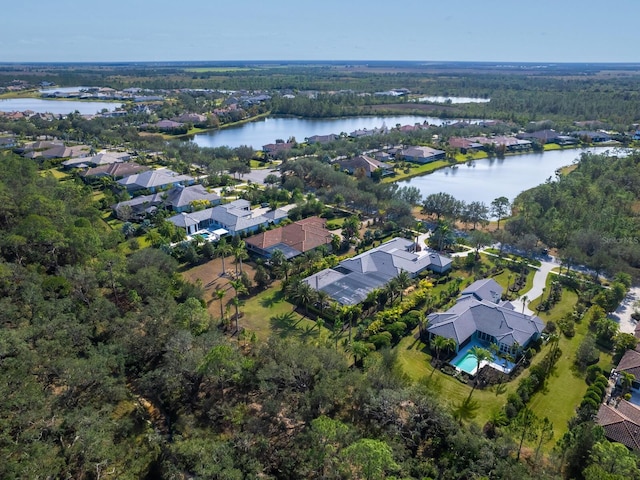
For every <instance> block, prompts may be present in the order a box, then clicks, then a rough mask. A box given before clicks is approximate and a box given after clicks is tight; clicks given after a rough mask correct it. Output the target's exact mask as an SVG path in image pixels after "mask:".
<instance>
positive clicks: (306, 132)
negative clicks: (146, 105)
mask: <svg viewBox="0 0 640 480" xmlns="http://www.w3.org/2000/svg"><path fill="white" fill-rule="evenodd" d="M425 121H426V122H427V123H429V124H430V125H442V124H444V123H454V122H456V121H457V120H453V119H446V120H445V119H441V118H434V117H421V116H418V115H394V116H389V117H383V116H372V117H350V118H323V119H307V118H291V117H286V118H284V117H267V118H264V119H262V120H257V121H255V122H249V123H245V124H242V125H239V126H237V127H230V128H224V129H222V130H212V131H208V132H203V133H199V134H197V135H195V136H194V137H193V142H194V143H196V144H197V145H198V146H200V147H222V146H225V145H226V146H229V147H232V148H235V147H239V146H240V145H250V146H252V147H253V148H255V149H260V148H262V146H263V145H267V144H269V143H274V142H275V141H276V139H282V140H285V141H286V140H287V139H288V138H289V137H292V136H293V137H295V138H296V140H297V141H298V142H303V141H304V139H305V138H308V137H311V136H313V135H329V134H331V133H335V134H337V135H339V134H340V133H342V132H345V133H350V132H353V131H355V130H361V129H364V128H366V129H367V130H373V129H374V128H380V127H382V126H383V125H385V126H386V127H387V128H393V127H395V126H396V125H397V124H400V125H414V124H416V123H423V122H425ZM466 121H469V122H471V123H477V122H479V120H466Z"/></svg>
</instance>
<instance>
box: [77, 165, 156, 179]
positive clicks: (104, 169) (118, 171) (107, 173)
mask: <svg viewBox="0 0 640 480" xmlns="http://www.w3.org/2000/svg"><path fill="white" fill-rule="evenodd" d="M147 170H149V167H145V166H143V165H138V164H137V163H135V162H125V163H111V164H105V165H100V166H97V167H93V168H89V169H88V170H86V171H85V172H84V173H83V174H82V176H83V177H84V178H85V179H86V180H93V179H96V178H102V177H111V178H115V179H116V180H118V179H120V178H124V177H128V176H129V175H135V174H136V173H142V172H146V171H147Z"/></svg>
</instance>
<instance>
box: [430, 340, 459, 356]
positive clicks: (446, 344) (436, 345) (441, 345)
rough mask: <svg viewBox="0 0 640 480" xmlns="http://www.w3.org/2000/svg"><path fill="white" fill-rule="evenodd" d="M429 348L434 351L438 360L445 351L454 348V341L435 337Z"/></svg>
mask: <svg viewBox="0 0 640 480" xmlns="http://www.w3.org/2000/svg"><path fill="white" fill-rule="evenodd" d="M431 347H432V348H433V349H434V350H435V351H436V358H437V359H438V360H440V354H441V353H442V352H443V351H445V350H453V349H454V348H456V341H455V340H454V339H453V338H447V337H443V336H441V335H436V336H435V337H433V339H432V340H431Z"/></svg>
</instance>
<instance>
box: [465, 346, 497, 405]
mask: <svg viewBox="0 0 640 480" xmlns="http://www.w3.org/2000/svg"><path fill="white" fill-rule="evenodd" d="M469 353H470V354H471V356H472V357H474V358H475V359H476V379H475V381H474V382H473V388H472V389H471V392H469V399H471V395H473V391H474V390H475V389H476V387H477V386H478V377H479V376H480V364H481V363H482V362H484V361H488V360H491V359H492V358H493V355H492V354H491V352H490V351H489V350H487V349H486V348H482V347H479V346H478V345H474V346H473V347H471V348H470V349H469Z"/></svg>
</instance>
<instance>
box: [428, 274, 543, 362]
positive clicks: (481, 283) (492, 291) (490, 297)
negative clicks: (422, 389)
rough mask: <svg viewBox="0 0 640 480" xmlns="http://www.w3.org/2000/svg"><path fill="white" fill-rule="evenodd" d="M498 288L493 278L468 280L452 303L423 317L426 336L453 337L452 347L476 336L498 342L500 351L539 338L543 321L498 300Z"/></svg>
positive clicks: (515, 350)
mask: <svg viewBox="0 0 640 480" xmlns="http://www.w3.org/2000/svg"><path fill="white" fill-rule="evenodd" d="M502 290H503V289H502V287H501V286H500V285H498V283H497V282H496V281H495V280H493V279H484V280H478V281H476V282H474V283H472V284H471V285H469V286H468V287H467V288H465V289H464V290H463V291H462V292H461V294H460V298H459V299H458V301H457V302H456V304H455V305H454V306H453V307H451V308H450V309H449V310H447V311H446V312H441V313H432V314H430V315H429V316H428V317H427V318H428V319H429V326H428V328H427V331H428V332H429V336H430V337H435V336H441V337H445V338H450V339H452V340H454V341H455V343H456V351H458V350H459V349H460V347H462V346H464V345H466V344H467V343H469V342H470V341H472V340H473V339H476V340H478V341H480V342H482V343H487V344H491V343H494V344H496V345H498V348H499V350H500V351H501V352H505V353H510V354H517V353H518V352H519V351H520V350H521V349H523V348H526V347H527V346H528V345H529V344H530V343H531V342H533V341H535V340H537V339H538V338H540V334H541V333H542V330H543V329H544V323H543V322H542V320H541V319H540V318H538V317H537V316H535V315H534V316H531V315H525V314H524V313H520V312H516V311H515V309H514V307H513V305H511V303H509V302H505V301H502V300H501V298H502Z"/></svg>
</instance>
